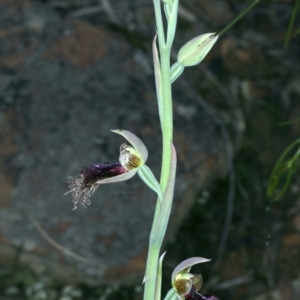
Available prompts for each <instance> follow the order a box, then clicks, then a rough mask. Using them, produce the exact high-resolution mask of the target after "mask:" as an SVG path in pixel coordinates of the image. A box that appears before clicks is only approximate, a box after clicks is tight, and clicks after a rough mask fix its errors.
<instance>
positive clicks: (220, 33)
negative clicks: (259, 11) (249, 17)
mask: <svg viewBox="0 0 300 300" xmlns="http://www.w3.org/2000/svg"><path fill="white" fill-rule="evenodd" d="M259 1H260V0H255V1H253V3H252V4H250V5H249V6H248V7H247V8H246V9H245V10H244V11H242V12H241V13H240V14H239V15H238V16H237V17H236V18H235V19H234V20H233V21H231V22H230V23H229V24H228V25H227V26H226V27H225V28H224V29H223V30H221V31H220V32H219V33H218V35H219V36H221V35H222V34H223V33H225V32H226V31H227V30H228V29H230V28H231V27H232V26H233V25H234V24H235V23H237V22H238V21H239V20H240V19H241V18H243V17H244V16H245V15H246V14H247V13H248V12H249V11H250V10H251V9H252V8H253V7H254V6H255V5H256V4H258V2H259Z"/></svg>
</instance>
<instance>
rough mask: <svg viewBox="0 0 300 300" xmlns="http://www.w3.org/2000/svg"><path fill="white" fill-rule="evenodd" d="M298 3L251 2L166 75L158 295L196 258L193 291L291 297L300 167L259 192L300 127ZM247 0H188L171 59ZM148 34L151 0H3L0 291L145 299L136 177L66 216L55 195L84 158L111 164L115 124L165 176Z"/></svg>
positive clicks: (142, 190) (67, 203) (148, 209)
mask: <svg viewBox="0 0 300 300" xmlns="http://www.w3.org/2000/svg"><path fill="white" fill-rule="evenodd" d="M294 4H295V2H294V1H287V0H286V1H284V0H282V1H269V2H263V3H261V4H259V5H258V6H256V7H255V8H254V9H253V10H252V11H251V12H250V13H249V14H248V15H247V16H246V17H245V18H243V19H242V20H241V21H240V22H239V23H237V24H236V25H235V26H234V27H233V28H232V29H231V30H230V31H229V32H227V33H226V34H224V35H223V36H222V37H221V38H220V39H219V41H218V43H217V44H216V46H215V47H214V49H213V50H212V52H211V53H210V54H209V56H208V57H207V58H206V59H205V62H204V63H203V64H202V65H201V66H197V67H194V68H187V69H186V70H185V72H184V74H183V75H182V76H181V77H180V79H178V80H177V81H176V82H175V84H174V85H173V98H174V122H175V131H174V143H175V145H176V148H177V152H178V159H179V164H178V174H177V182H176V191H175V204H174V209H173V214H172V219H171V223H170V226H169V231H168V235H167V242H166V244H165V249H166V250H167V256H166V260H165V266H164V267H165V273H164V276H165V278H164V283H165V285H164V291H167V290H168V289H169V281H170V274H171V272H172V269H173V267H174V266H176V265H177V264H178V263H179V262H180V261H182V260H183V259H185V258H187V257H190V256H203V257H210V258H212V259H213V261H212V263H209V264H206V265H203V266H201V268H198V269H197V267H195V270H194V272H197V271H199V272H201V273H202V274H203V276H204V281H205V284H204V287H203V292H207V293H213V294H216V295H218V297H219V298H220V299H222V300H225V299H257V300H258V299H283V300H285V299H289V300H291V299H299V297H300V296H299V293H300V291H299V290H300V283H299V276H300V274H299V269H300V268H299V249H300V232H299V224H300V223H299V222H300V198H299V178H298V177H299V176H298V177H297V174H296V175H295V176H294V178H293V181H292V184H291V186H290V189H289V190H288V192H287V193H286V194H285V196H284V197H283V199H281V201H280V202H276V203H274V202H271V201H270V199H268V198H266V196H265V195H266V187H267V183H268V178H269V175H270V173H271V170H272V168H273V167H274V165H275V163H276V160H277V159H278V157H279V155H280V153H281V152H282V151H283V150H284V149H285V148H286V147H287V146H288V145H289V144H290V143H291V142H292V141H293V140H295V139H296V138H298V137H299V132H300V126H299V121H298V122H293V123H291V124H290V125H288V126H278V124H279V123H280V122H284V121H287V120H291V119H295V118H297V117H299V113H300V105H299V94H300V88H299V87H300V76H299V68H300V67H299V66H300V65H299V53H300V52H299V48H300V44H299V37H298V38H297V37H296V38H293V39H292V40H291V42H290V44H289V47H288V49H287V50H286V51H285V52H284V51H283V50H282V49H283V44H284V38H285V35H286V31H287V28H288V22H289V19H290V17H291V14H292V11H293V8H294ZM247 5H249V1H234V0H231V1H230V0H227V1H221V0H214V1H208V0H185V1H183V0H182V1H181V6H180V13H179V22H178V34H177V36H176V40H175V43H174V53H173V57H174V58H176V53H177V51H178V49H179V48H180V46H181V45H182V44H183V43H185V42H186V41H188V40H189V39H191V38H192V37H194V36H196V35H199V34H200V33H203V32H214V31H216V32H218V31H220V30H221V29H222V28H224V27H225V26H226V25H227V24H228V23H229V22H230V21H231V20H232V19H233V18H234V17H235V16H236V15H238V14H239V13H240V12H241V11H242V10H243V9H245V8H246V7H247ZM296 21H297V22H296V27H295V29H294V33H295V32H296V30H297V29H299V18H298V19H297V20H296ZM297 26H298V27H297ZM154 34H155V24H154V15H153V8H152V1H150V0H139V1H137V0H136V1H128V0H126V1H125V0H123V1H118V0H97V1H92V0H86V1H85V0H80V1H79V0H76V1H74V0H73V1H71V0H58V1H54V0H49V1H46V0H44V1H38V0H36V1H33V0H31V1H27V0H0V139H1V148H0V179H1V180H0V253H1V255H0V264H1V268H0V299H115V298H119V299H133V298H134V299H141V297H142V286H141V280H142V278H143V272H144V267H145V260H146V255H147V244H148V236H149V231H150V226H151V222H152V216H153V209H154V204H155V195H154V194H153V193H152V192H151V191H148V190H147V189H146V187H145V186H144V184H143V183H141V182H140V180H139V179H138V178H137V177H136V178H133V179H132V180H130V181H128V182H124V183H119V184H115V185H106V186H103V187H101V188H100V189H98V191H97V192H96V193H95V194H94V195H93V197H92V199H91V200H92V205H91V206H89V207H88V208H86V209H84V208H83V207H79V208H78V209H77V210H76V211H72V208H73V206H72V202H71V201H72V199H71V196H70V195H66V196H64V193H65V192H67V191H68V187H67V184H66V181H67V180H68V176H74V175H76V173H77V169H78V168H79V167H81V166H85V165H89V164H91V163H94V162H102V161H116V160H117V159H118V155H119V151H118V150H119V146H120V144H121V143H123V142H124V141H123V140H122V138H120V137H119V136H116V135H114V134H112V133H111V132H110V129H114V128H124V129H127V130H130V131H132V132H134V133H136V134H137V135H138V136H139V137H141V139H142V140H143V141H144V142H145V144H146V146H147V148H148V150H149V153H150V157H149V163H148V165H149V166H150V167H151V168H152V170H153V171H154V173H155V174H156V175H157V176H159V170H160V159H161V150H160V148H161V137H160V126H159V123H158V114H157V104H156V99H155V88H154V80H153V71H152V62H151V59H152V54H151V43H152V39H153V36H154ZM233 157H234V158H233ZM231 212H232V218H230V215H231ZM227 234H228V238H226V236H227ZM55 242H56V243H58V244H59V245H61V246H62V247H64V248H66V249H68V250H70V251H72V252H74V253H76V255H78V256H80V257H74V256H72V255H69V254H68V253H65V252H64V251H61V250H59V246H57V245H56V244H55ZM1 297H2V298H1Z"/></svg>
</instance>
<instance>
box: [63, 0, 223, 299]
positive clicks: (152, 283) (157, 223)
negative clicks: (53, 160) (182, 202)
mask: <svg viewBox="0 0 300 300" xmlns="http://www.w3.org/2000/svg"><path fill="white" fill-rule="evenodd" d="M153 3H154V11H155V19H156V28H157V34H156V35H155V37H154V40H153V44H152V51H153V62H154V75H155V84H156V94H157V101H158V108H159V118H160V124H161V130H162V139H163V150H162V153H163V155H162V167H161V176H160V182H158V181H157V180H156V179H155V177H154V175H153V173H152V172H151V170H150V168H149V167H148V166H146V164H145V163H146V161H147V157H148V151H147V148H146V147H145V145H144V144H143V142H142V141H141V140H140V139H139V138H138V137H137V136H135V135H134V134H133V133H131V132H129V131H127V130H123V129H117V130H112V131H113V132H114V133H117V134H120V135H122V136H123V137H124V138H125V139H126V140H127V141H128V142H129V143H130V144H131V145H127V144H122V145H121V147H120V157H119V161H118V162H111V163H107V162H105V163H98V164H92V165H90V166H89V167H85V168H81V169H80V170H79V172H80V174H79V175H78V176H75V177H73V178H71V179H70V181H69V187H70V191H69V192H70V193H72V195H73V198H74V200H73V202H74V209H76V208H77V205H78V204H82V205H83V206H87V205H90V204H91V202H90V197H91V195H92V194H93V193H94V192H95V191H96V189H97V188H98V187H99V186H100V185H101V184H105V183H113V182H119V181H123V180H127V179H130V178H131V177H132V176H134V175H135V174H136V173H137V174H138V175H139V176H140V178H141V179H142V180H143V181H144V182H145V184H147V185H148V186H149V187H150V188H151V189H152V190H154V191H155V192H156V193H157V196H158V200H157V203H156V209H155V214H154V220H153V225H152V229H151V233H150V240H149V252H148V259H147V266H146V272H145V276H144V280H143V283H144V284H145V289H144V300H153V299H154V300H160V299H161V277H162V261H163V257H164V254H163V255H162V256H160V250H161V245H162V242H163V239H164V236H165V233H166V228H167V224H168V221H169V216H170V212H171V207H172V200H173V193H174V185H175V173H176V164H177V159H176V150H175V147H174V145H173V143H172V140H173V114H172V90H171V85H172V83H173V82H174V81H175V80H176V79H177V78H178V77H179V76H180V75H181V74H182V73H183V71H184V68H186V67H190V66H195V65H197V64H199V63H200V62H201V61H202V60H203V59H204V57H205V56H206V54H207V53H208V52H209V50H210V49H211V48H212V46H213V45H214V43H215V42H216V41H217V39H218V35H216V34H215V33H206V34H202V35H200V36H197V37H195V38H193V39H192V40H191V41H189V42H187V43H186V44H185V45H183V46H182V47H181V49H180V50H179V52H178V56H177V61H176V62H175V63H174V64H173V65H172V66H171V65H170V54H171V47H172V44H173V41H174V37H175V32H176V24H177V15H178V4H179V0H163V1H161V0H153ZM162 6H163V8H164V13H163V11H162ZM163 14H164V15H165V18H166V24H167V25H166V27H167V28H166V29H165V28H164V25H163ZM157 39H158V45H159V47H158V49H157V45H156V44H157V42H156V40H157ZM207 261H209V260H208V259H205V258H201V257H194V258H189V259H187V260H185V261H183V262H182V263H180V264H179V265H178V266H177V267H176V268H175V270H174V272H173V274H172V278H171V283H172V288H171V290H170V291H169V293H168V294H167V295H166V297H165V299H168V300H170V299H172V300H176V299H198V300H217V298H216V297H215V296H205V295H202V294H200V293H199V290H200V288H201V286H202V276H201V275H200V274H199V275H194V274H191V273H189V271H190V269H191V267H192V266H193V265H194V264H197V263H203V262H207Z"/></svg>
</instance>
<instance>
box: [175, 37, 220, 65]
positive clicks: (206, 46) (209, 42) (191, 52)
mask: <svg viewBox="0 0 300 300" xmlns="http://www.w3.org/2000/svg"><path fill="white" fill-rule="evenodd" d="M217 39H218V35H216V34H215V33H205V34H201V35H199V36H197V37H195V38H193V39H192V40H190V41H189V42H187V43H186V44H185V45H183V46H182V47H181V49H180V50H179V52H178V56H177V61H178V63H180V64H182V65H183V66H184V67H191V66H195V65H197V64H199V63H200V62H201V61H202V60H203V59H204V57H205V56H206V54H207V53H208V52H209V50H210V49H211V48H212V46H213V45H214V43H215V42H216V41H217Z"/></svg>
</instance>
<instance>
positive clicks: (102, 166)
mask: <svg viewBox="0 0 300 300" xmlns="http://www.w3.org/2000/svg"><path fill="white" fill-rule="evenodd" d="M126 172H127V169H126V168H124V167H123V166H122V165H121V164H120V163H119V162H112V163H107V162H105V163H99V164H92V165H90V166H89V167H84V168H81V169H80V174H82V175H83V177H84V183H85V184H86V185H87V186H88V185H91V184H93V183H95V182H97V181H99V180H104V179H107V178H111V177H115V176H118V175H120V174H123V173H126Z"/></svg>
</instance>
